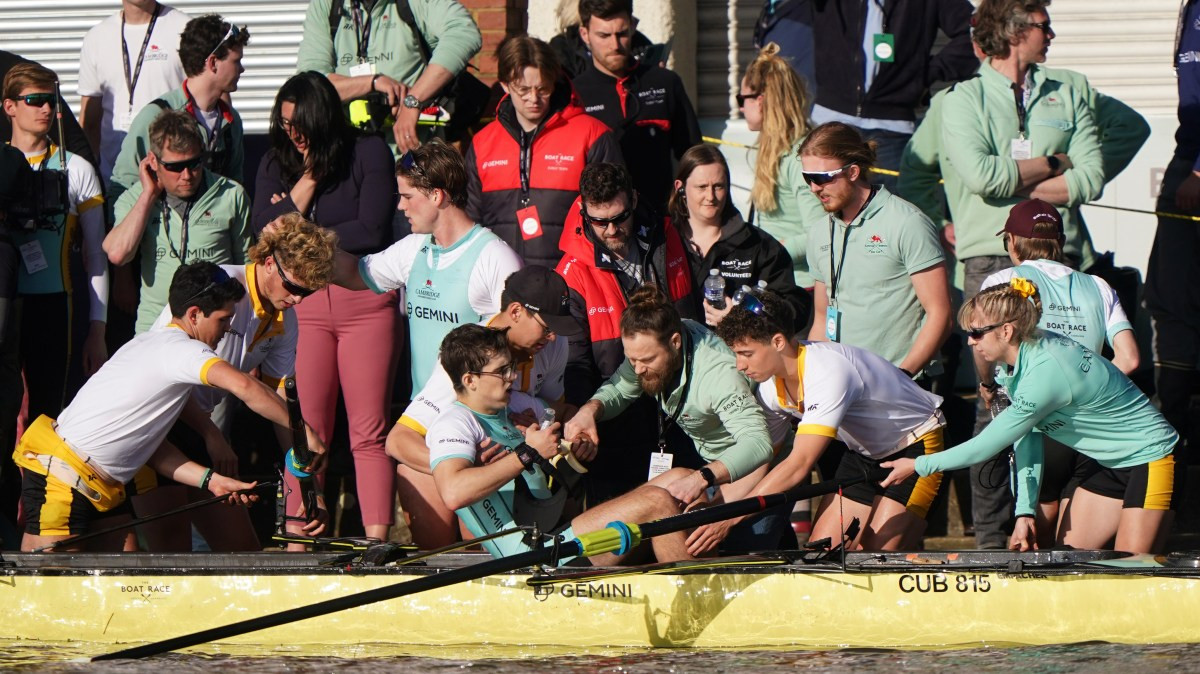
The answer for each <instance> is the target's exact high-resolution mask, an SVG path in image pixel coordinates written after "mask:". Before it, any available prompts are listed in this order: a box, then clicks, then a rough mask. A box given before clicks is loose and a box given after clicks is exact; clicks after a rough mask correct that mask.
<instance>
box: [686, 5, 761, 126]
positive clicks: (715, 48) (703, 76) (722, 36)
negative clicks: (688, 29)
mask: <svg viewBox="0 0 1200 674" xmlns="http://www.w3.org/2000/svg"><path fill="white" fill-rule="evenodd" d="M761 9H762V0H697V2H696V27H697V31H698V36H697V40H696V88H697V89H698V92H697V97H696V98H697V103H696V114H698V115H699V116H701V117H717V118H721V119H734V118H736V117H737V104H736V103H735V102H734V100H733V95H734V94H735V93H737V87H738V83H739V82H740V81H741V76H742V72H743V71H744V70H745V69H746V66H748V65H750V62H751V61H753V60H754V53H755V52H754V45H753V41H754V22H755V21H756V20H757V19H758V14H759V11H761Z"/></svg>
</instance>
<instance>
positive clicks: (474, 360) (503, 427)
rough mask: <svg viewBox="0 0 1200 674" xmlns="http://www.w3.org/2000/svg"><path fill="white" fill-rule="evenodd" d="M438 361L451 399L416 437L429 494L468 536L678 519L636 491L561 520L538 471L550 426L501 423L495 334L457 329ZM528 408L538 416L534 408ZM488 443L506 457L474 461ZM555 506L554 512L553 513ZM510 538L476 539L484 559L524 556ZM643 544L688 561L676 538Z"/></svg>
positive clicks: (665, 504) (666, 502) (506, 357)
mask: <svg viewBox="0 0 1200 674" xmlns="http://www.w3.org/2000/svg"><path fill="white" fill-rule="evenodd" d="M440 357H441V362H442V367H443V368H444V369H445V370H446V374H447V375H449V377H450V381H451V382H453V385H454V392H455V396H456V398H457V399H456V401H455V402H454V404H452V405H450V406H449V407H448V408H447V409H446V410H444V411H443V412H442V414H441V415H440V416H439V417H438V418H437V420H436V421H435V422H433V424H432V425H431V426H430V427H429V430H428V433H427V434H426V436H425V438H426V441H427V443H428V446H429V463H430V467H431V468H432V469H433V479H434V482H435V484H436V485H437V490H438V494H439V495H441V497H442V500H443V501H445V503H446V505H447V506H449V507H450V508H452V509H453V510H454V511H455V512H456V513H457V514H458V516H459V518H460V519H462V521H463V522H464V523H465V524H466V526H467V528H468V529H469V530H470V531H471V533H472V534H474V535H475V536H476V537H483V536H487V535H489V534H494V533H497V532H500V531H504V530H507V529H512V528H513V527H515V526H520V525H529V524H532V523H533V522H534V521H536V522H537V523H538V526H539V528H540V529H541V530H542V531H543V532H545V533H549V534H560V535H562V536H563V539H564V540H568V541H569V540H572V539H573V538H574V537H575V536H577V535H578V534H582V533H587V532H589V531H595V530H598V529H601V528H603V527H604V526H606V525H607V524H608V523H609V522H612V521H614V520H622V521H634V522H644V521H647V520H655V519H659V518H663V517H668V516H670V515H675V514H678V513H679V506H678V503H677V501H676V500H675V498H674V497H673V496H671V495H670V494H669V493H668V492H667V490H665V489H662V488H661V487H656V486H652V485H644V486H642V487H639V488H637V489H635V490H633V491H632V492H630V493H628V494H626V495H624V496H622V497H620V498H616V499H613V500H611V501H606V502H605V503H602V504H600V505H598V506H596V507H595V508H592V509H591V510H587V511H585V512H584V513H582V514H580V515H579V516H577V517H575V518H574V519H572V520H570V521H564V520H565V518H564V517H562V515H561V512H562V509H561V504H558V505H556V503H558V502H560V501H562V500H563V499H562V495H561V494H559V493H556V492H554V491H552V490H551V489H550V486H549V483H550V480H549V479H548V478H549V477H550V476H548V475H547V472H548V470H549V471H550V472H551V473H552V472H553V469H548V468H547V466H548V465H549V462H548V460H549V459H551V458H553V457H554V456H555V455H557V454H558V448H559V433H558V431H559V424H557V423H553V424H550V425H549V426H547V427H546V428H540V427H539V426H538V425H537V424H533V425H531V426H529V427H527V428H525V429H521V428H519V427H518V426H516V425H515V424H514V423H513V422H512V421H511V420H510V419H509V409H508V403H509V398H510V395H511V393H512V383H513V381H514V380H515V379H516V376H517V372H516V369H515V368H514V366H513V362H512V356H511V354H510V353H509V346H508V339H507V338H506V337H505V334H504V332H502V331H499V330H492V329H489V328H485V327H483V326H481V325H462V326H459V327H457V328H455V329H454V330H452V331H450V333H449V334H447V335H446V338H445V339H444V340H442V347H441V352H440ZM534 412H535V413H537V414H538V415H541V413H542V410H540V409H535V410H534ZM489 438H490V439H491V441H493V442H495V443H496V444H497V445H499V446H500V447H502V448H503V449H504V450H505V451H504V453H503V454H502V455H499V456H497V457H496V458H494V459H493V460H491V461H488V462H486V463H482V464H477V460H478V458H479V457H478V453H479V452H478V449H477V448H478V447H479V446H480V443H482V442H484V441H485V440H486V439H489ZM555 481H559V480H555ZM555 509H557V510H558V512H559V514H558V515H557V516H554V514H553V512H552V511H553V510H555ZM548 511H551V512H550V515H549V516H547V512H548ZM518 533H519V532H517V533H513V534H511V535H508V536H502V537H499V538H495V539H491V540H486V541H483V547H484V548H485V549H486V550H487V551H488V552H490V553H491V554H492V556H493V557H505V556H509V555H513V554H517V553H521V552H527V551H528V550H530V549H531V546H530V542H529V541H527V540H526V539H525V538H524V537H522V536H520V535H518ZM651 544H652V546H653V549H654V555H655V557H656V558H657V559H658V560H659V561H660V562H671V561H678V560H681V559H690V558H691V557H690V556H689V555H688V553H687V548H686V545H685V539H684V534H683V532H678V533H674V534H670V535H664V536H659V537H657V538H654V539H653V540H652V541H651ZM637 553H638V551H637V550H634V551H632V552H630V553H627V554H626V555H621V556H618V555H615V554H603V555H597V556H596V557H593V558H591V559H590V561H591V562H592V563H594V564H599V565H612V564H622V563H628V562H631V561H633V560H632V559H631V558H632V557H634V556H635V555H637Z"/></svg>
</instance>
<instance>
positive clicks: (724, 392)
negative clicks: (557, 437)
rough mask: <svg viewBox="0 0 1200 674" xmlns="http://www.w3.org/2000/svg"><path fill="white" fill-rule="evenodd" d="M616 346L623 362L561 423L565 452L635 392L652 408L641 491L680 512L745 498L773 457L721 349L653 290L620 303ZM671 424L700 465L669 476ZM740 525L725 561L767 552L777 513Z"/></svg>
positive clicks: (781, 524)
mask: <svg viewBox="0 0 1200 674" xmlns="http://www.w3.org/2000/svg"><path fill="white" fill-rule="evenodd" d="M621 344H622V346H623V347H624V350H625V356H626V358H627V360H626V361H625V362H623V363H621V366H620V367H619V368H617V371H616V373H615V374H614V375H613V376H612V377H611V378H610V379H609V380H608V382H607V383H605V384H604V385H603V386H601V387H600V389H599V390H597V391H596V393H595V395H594V396H592V398H591V399H590V400H588V401H587V402H586V403H585V404H584V405H583V406H582V407H580V408H579V412H578V413H576V415H575V416H574V417H572V418H571V420H570V421H568V422H567V424H566V426H565V430H564V433H563V434H564V437H565V438H567V439H569V440H571V441H572V442H573V446H575V447H580V446H583V447H586V446H587V445H588V443H591V444H593V445H594V444H598V443H599V441H600V438H599V434H598V432H597V430H596V422H597V421H598V420H604V419H611V418H613V417H615V416H617V415H618V414H620V413H621V412H622V411H623V410H625V409H626V408H627V407H628V406H629V405H630V404H631V403H633V402H634V401H635V400H637V399H638V398H640V397H641V396H642V394H643V393H644V394H646V395H648V396H651V397H653V398H654V399H655V400H657V401H658V406H659V408H660V411H659V413H658V415H657V420H658V424H657V425H658V441H659V451H658V453H656V454H655V456H654V458H653V460H652V461H651V469H650V472H651V476H650V477H651V480H650V484H651V485H657V486H661V487H664V488H666V490H667V491H669V492H670V493H671V495H672V496H674V497H675V498H676V499H678V501H679V503H680V505H681V506H686V507H693V506H695V505H698V504H700V503H703V502H705V501H706V500H708V501H711V500H714V499H719V500H724V501H733V500H736V499H739V498H741V497H743V496H744V495H745V494H747V493H748V492H749V491H750V490H751V489H752V488H753V487H754V486H755V484H757V483H758V481H759V480H760V479H762V477H763V475H765V474H766V472H767V469H768V463H769V462H770V461H771V457H772V453H773V448H772V446H771V437H770V434H769V432H768V430H767V424H766V419H765V418H764V416H763V413H762V410H761V409H760V408H759V407H758V404H757V403H756V402H755V398H754V395H753V393H751V391H750V385H749V383H748V382H747V381H746V378H745V377H744V376H742V374H741V373H739V372H738V371H737V367H736V364H735V359H734V355H733V352H732V351H730V350H729V347H728V346H726V345H725V343H724V342H722V341H721V340H720V339H718V338H717V336H716V335H714V334H713V333H711V332H709V331H708V330H707V329H706V328H705V327H704V326H702V325H700V324H699V323H696V322H695V321H691V320H683V319H681V318H680V317H679V312H677V311H676V310H675V308H674V307H673V306H671V304H670V303H669V301H668V300H667V298H666V297H664V296H663V294H662V293H661V292H660V291H659V290H658V289H657V288H655V287H653V286H643V287H642V288H639V289H638V290H637V291H635V292H634V293H633V294H632V295H630V297H629V306H628V307H626V309H625V313H624V315H622V316H621ZM675 424H678V426H679V428H680V429H681V430H682V431H684V432H685V433H687V435H688V436H689V437H691V439H692V440H693V441H694V442H695V443H696V450H697V451H698V452H699V453H700V456H702V457H703V458H704V459H706V460H707V461H708V463H707V465H704V466H702V467H701V468H700V469H699V470H691V469H688V468H671V464H672V457H671V455H670V454H667V453H666V452H665V450H666V441H665V438H666V432H667V429H668V428H669V427H670V426H672V425H675ZM718 495H719V496H718ZM706 497H707V498H706ZM741 526H742V528H743V531H741V532H737V531H735V532H731V536H730V537H729V538H728V539H726V545H725V551H726V552H747V551H750V550H762V549H769V548H774V547H776V546H777V545H778V543H779V540H780V537H781V536H782V533H783V530H784V528H786V526H787V512H786V510H781V509H778V508H775V509H772V510H770V511H767V512H765V513H763V514H762V515H760V516H757V517H755V518H751V519H750V520H748V521H747V522H745V523H744V524H743V525H741Z"/></svg>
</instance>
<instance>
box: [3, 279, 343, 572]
mask: <svg viewBox="0 0 1200 674" xmlns="http://www.w3.org/2000/svg"><path fill="white" fill-rule="evenodd" d="M245 294H246V289H245V287H243V286H242V284H241V282H239V281H238V280H237V279H236V278H231V277H230V276H229V274H228V273H226V272H225V270H223V269H221V268H220V267H218V266H217V265H215V264H212V263H211V262H196V263H193V264H189V265H183V266H181V267H179V269H178V270H176V272H175V275H174V277H173V279H172V281H171V287H170V291H169V294H168V302H169V305H170V306H171V313H172V314H173V317H172V320H171V323H170V324H169V325H167V326H166V327H164V328H160V329H155V330H149V331H147V332H145V333H142V334H140V335H138V336H137V337H135V338H134V339H133V340H132V341H130V342H129V343H127V344H126V345H125V346H123V347H122V348H121V349H120V350H118V351H117V352H116V353H115V354H114V355H113V357H112V358H111V359H110V360H109V361H108V362H107V363H105V365H104V366H103V367H102V368H100V370H99V371H98V372H97V373H96V374H95V375H93V376H92V378H91V379H89V380H88V381H87V383H86V384H85V385H84V386H83V388H82V389H81V390H80V391H79V394H78V395H77V396H76V397H75V400H74V401H72V403H71V404H70V405H69V406H68V407H67V408H66V409H65V410H63V412H62V414H61V415H59V418H58V420H57V421H55V420H54V419H51V418H49V417H47V416H40V417H38V418H37V420H36V421H34V423H33V425H32V426H31V427H30V428H29V429H28V430H27V431H26V432H25V434H24V435H23V436H22V438H21V442H20V444H18V446H17V449H16V451H15V452H14V454H13V459H14V460H15V461H16V463H17V464H18V465H19V466H21V467H22V468H23V469H24V471H23V477H22V505H23V509H24V512H25V535H24V537H23V539H22V541H21V549H22V550H25V551H32V550H34V549H35V548H38V547H41V546H44V545H48V544H51V543H54V542H57V541H60V540H64V539H66V538H68V537H70V536H74V535H79V534H83V533H86V532H87V530H88V529H89V528H90V527H92V525H93V524H96V523H97V520H99V519H101V518H103V517H104V516H105V515H106V514H116V513H115V512H114V511H118V510H119V509H120V508H121V507H122V504H124V503H125V500H126V496H127V494H129V493H134V492H141V491H145V490H147V489H149V488H152V486H153V484H154V482H155V479H154V476H153V474H152V473H151V472H150V471H147V470H145V469H146V468H150V469H153V472H157V473H159V474H161V475H164V476H167V477H170V478H171V479H173V480H175V481H176V482H180V483H183V484H189V485H196V486H198V487H200V488H201V489H207V490H208V491H210V492H212V493H213V494H214V495H216V496H221V495H225V494H229V495H230V499H229V501H230V502H231V503H238V504H243V505H245V504H249V503H250V502H252V501H255V500H257V497H256V496H254V495H252V494H247V493H233V492H239V491H241V490H245V489H250V488H252V487H254V486H255V484H254V483H246V482H241V481H239V480H236V479H234V478H232V477H229V476H226V475H221V474H219V473H216V472H214V471H213V470H212V469H211V468H205V467H204V466H202V465H200V464H198V463H196V462H195V461H190V460H188V459H187V458H186V457H185V456H184V455H183V454H182V453H181V452H180V451H179V450H178V449H177V448H176V447H175V446H174V445H172V444H171V443H169V442H166V441H165V438H166V435H167V431H168V430H169V429H170V428H171V425H172V424H173V423H174V422H175V420H176V418H178V416H179V414H180V412H181V410H182V409H183V406H184V403H185V402H186V401H187V399H188V396H190V395H191V392H192V388H193V387H194V386H196V385H200V384H203V385H205V386H211V387H214V388H219V389H222V390H224V391H227V392H229V393H232V394H233V395H235V396H237V397H238V398H239V399H241V400H242V401H243V402H244V403H246V405H247V406H248V407H249V408H250V409H252V410H254V411H255V412H256V413H258V414H259V415H261V416H263V417H265V418H267V419H268V420H270V421H273V422H275V423H276V424H280V425H283V426H287V425H288V412H287V407H286V406H285V404H284V401H283V399H282V398H280V397H279V396H278V395H276V394H275V392H274V391H272V390H271V389H270V388H269V387H268V386H267V385H266V384H263V383H262V382H261V381H258V380H257V379H254V378H252V377H250V376H249V375H247V374H245V373H243V372H239V371H238V370H237V369H236V368H235V367H233V366H232V365H230V364H229V363H227V362H225V361H224V360H221V358H220V357H218V356H217V354H216V352H215V351H214V350H213V349H214V348H215V347H216V346H217V344H218V343H219V342H220V341H221V337H222V336H224V335H225V333H226V332H228V331H229V330H230V321H231V320H232V318H233V313H234V305H235V303H236V302H237V301H238V300H240V299H241V298H242V297H243V296H244V295H245ZM306 430H307V434H308V444H309V448H310V449H311V450H312V451H313V452H314V453H315V454H316V455H317V459H316V460H315V461H314V463H322V462H323V457H324V454H325V451H326V448H325V445H324V444H323V443H322V442H321V440H320V438H318V437H316V435H314V434H313V433H312V430H311V429H306ZM310 468H311V466H310ZM135 478H136V479H135ZM68 549H70V548H69V547H68Z"/></svg>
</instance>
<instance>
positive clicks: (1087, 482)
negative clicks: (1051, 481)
mask: <svg viewBox="0 0 1200 674" xmlns="http://www.w3.org/2000/svg"><path fill="white" fill-rule="evenodd" d="M1041 315H1042V303H1041V296H1040V295H1039V293H1038V289H1037V286H1036V285H1034V284H1033V283H1032V282H1030V281H1029V280H1027V279H1023V278H1014V279H1012V280H1011V281H1010V282H1009V283H1005V284H1003V285H997V286H993V287H991V288H988V289H986V290H983V291H981V292H980V293H979V294H978V295H976V296H975V297H973V298H971V299H970V300H968V301H967V302H966V304H964V305H963V307H962V310H961V311H959V314H958V322H959V324H960V325H961V326H962V328H963V330H965V331H966V333H967V337H968V343H969V344H970V345H971V347H972V348H973V349H974V350H975V351H976V352H977V353H978V354H979V355H980V356H981V357H982V358H983V359H984V360H986V361H988V362H991V363H994V364H996V365H997V366H998V369H999V371H1000V373H999V374H998V375H997V377H996V381H997V383H999V384H1000V385H1001V387H1003V388H1004V389H1005V390H1006V392H1007V393H1008V397H1009V398H1010V399H1011V400H1012V405H1011V406H1010V407H1008V408H1007V409H1005V410H1004V411H1003V412H1001V413H1000V414H998V415H996V418H995V419H993V420H992V423H990V424H988V426H987V428H985V429H984V430H983V431H982V432H980V433H979V435H977V436H975V437H974V438H973V439H971V440H969V441H967V442H965V443H963V444H961V445H959V446H957V447H954V448H952V449H948V450H946V451H944V452H939V453H937V454H929V455H925V456H921V457H918V458H917V459H915V460H914V459H908V458H904V459H897V460H895V461H889V462H885V463H883V464H882V465H883V466H884V467H886V468H891V469H892V473H891V475H889V476H888V478H887V479H886V480H884V481H883V486H885V487H886V486H888V485H890V484H895V483H897V482H899V481H901V480H903V479H905V478H907V477H908V476H910V475H912V474H913V472H914V471H915V472H916V473H917V474H919V475H922V476H925V475H931V474H933V473H937V472H944V471H947V470H955V469H958V468H966V467H967V466H970V465H972V464H976V463H979V462H980V461H984V460H986V459H988V458H990V457H992V456H995V455H996V454H999V453H1000V452H1001V451H1003V449H1004V448H1005V447H1007V446H1008V445H1010V444H1012V445H1014V448H1013V449H1014V452H1015V459H1016V474H1015V476H1014V478H1015V479H1014V480H1013V484H1014V485H1015V487H1016V504H1017V505H1016V517H1017V520H1016V524H1015V526H1014V528H1013V533H1012V537H1011V539H1010V540H1009V547H1010V548H1013V549H1017V550H1029V549H1031V548H1034V549H1036V548H1037V531H1036V525H1035V522H1034V513H1036V512H1037V507H1038V488H1039V485H1040V482H1041V477H1042V459H1043V445H1042V436H1043V435H1045V436H1047V437H1050V438H1053V439H1055V440H1057V441H1059V442H1061V443H1062V444H1064V445H1066V446H1068V447H1071V448H1073V449H1075V451H1077V452H1079V453H1081V454H1083V455H1085V456H1088V457H1091V458H1092V459H1094V460H1095V464H1094V465H1093V466H1092V467H1091V469H1090V470H1089V471H1088V473H1087V474H1086V476H1084V477H1083V480H1082V482H1081V483H1080V484H1079V486H1078V488H1076V490H1075V495H1074V497H1073V498H1072V499H1071V503H1070V505H1068V506H1067V511H1066V513H1064V515H1063V519H1062V524H1061V525H1060V527H1059V532H1058V541H1057V542H1058V543H1059V544H1065V545H1069V546H1071V547H1075V548H1083V549H1094V548H1101V547H1105V546H1108V545H1109V544H1110V541H1113V540H1114V537H1115V548H1116V549H1117V550H1124V551H1128V552H1135V553H1150V552H1155V551H1157V550H1160V549H1161V548H1162V546H1163V544H1164V542H1165V539H1166V535H1167V532H1168V531H1169V530H1170V525H1171V519H1172V511H1173V509H1174V506H1175V503H1176V501H1177V499H1178V492H1179V482H1178V477H1179V476H1180V474H1181V473H1180V471H1176V466H1175V446H1176V444H1177V443H1178V442H1179V434H1178V433H1176V432H1175V429H1173V428H1171V426H1170V424H1168V423H1167V421H1166V419H1164V418H1163V416H1162V413H1160V412H1159V411H1158V410H1157V409H1155V408H1154V406H1153V405H1152V404H1151V403H1150V400H1149V399H1148V398H1147V397H1146V396H1145V394H1143V393H1142V392H1141V391H1140V390H1138V388H1137V387H1136V386H1135V385H1134V384H1133V382H1131V381H1130V380H1129V378H1128V377H1126V376H1125V375H1124V374H1123V373H1122V372H1121V371H1120V370H1119V369H1117V367H1116V366H1115V365H1113V364H1112V363H1111V362H1109V361H1108V360H1106V359H1104V358H1103V357H1101V356H1100V355H1099V354H1096V353H1094V352H1093V351H1091V350H1089V349H1088V348H1086V347H1084V346H1082V345H1081V344H1079V343H1078V342H1076V341H1074V340H1072V339H1070V338H1069V337H1065V336H1063V335H1060V334H1058V333H1055V332H1043V331H1042V330H1041V329H1040V328H1039V325H1040V323H1041ZM979 394H980V396H982V397H983V398H984V399H985V401H989V400H990V399H991V396H992V393H991V391H990V390H988V389H987V388H985V387H983V386H980V389H979Z"/></svg>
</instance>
